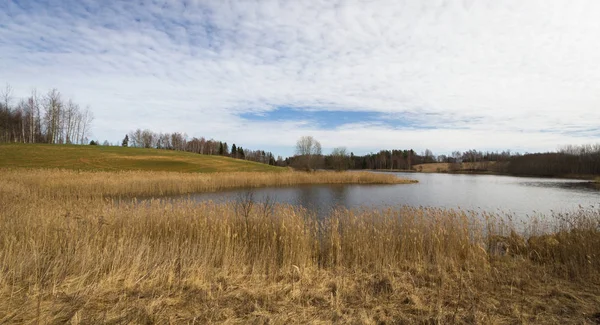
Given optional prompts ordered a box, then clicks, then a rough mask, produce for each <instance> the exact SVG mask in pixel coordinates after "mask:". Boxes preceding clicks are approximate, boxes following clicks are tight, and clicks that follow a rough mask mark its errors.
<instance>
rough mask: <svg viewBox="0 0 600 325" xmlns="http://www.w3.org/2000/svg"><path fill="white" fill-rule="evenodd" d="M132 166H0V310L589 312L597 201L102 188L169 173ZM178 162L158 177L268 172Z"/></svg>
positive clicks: (586, 320) (176, 319)
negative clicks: (375, 203)
mask: <svg viewBox="0 0 600 325" xmlns="http://www.w3.org/2000/svg"><path fill="white" fill-rule="evenodd" d="M145 173H151V172H120V173H116V172H96V173H94V172H75V171H60V170H27V171H24V170H10V171H7V170H0V324H57V323H70V324H102V323H105V324H150V323H159V324H204V323H227V324H248V323H250V324H267V323H268V324H288V323H313V324H329V323H349V324H456V323H458V324H477V323H478V324H595V323H597V322H598V321H600V255H599V254H600V253H599V252H600V211H599V210H597V209H594V208H587V210H581V211H578V212H576V213H573V214H570V215H555V216H547V218H545V219H541V218H540V219H532V220H529V221H528V222H526V223H525V224H522V225H519V226H518V227H516V226H513V224H512V223H511V221H510V219H509V218H504V217H502V216H498V215H494V214H484V215H478V214H476V213H474V212H465V211H456V210H442V209H432V208H411V207H392V208H387V209H385V210H368V209H367V210H345V209H337V210H335V211H331V213H330V215H329V217H328V218H325V219H317V218H316V217H315V216H314V215H312V214H311V213H309V212H308V211H307V210H306V209H303V208H301V207H294V206H289V205H280V204H272V203H270V202H265V201H263V202H260V201H253V200H251V199H248V198H240V199H239V200H238V201H236V202H231V203H229V204H216V203H212V202H206V203H202V204H198V203H197V202H193V201H189V200H186V199H181V200H175V201H161V200H151V201H146V202H137V201H134V200H132V201H124V200H122V199H121V200H117V199H115V200H113V199H111V198H110V196H113V195H114V194H115V193H120V194H119V195H125V194H127V193H129V194H131V195H135V194H136V193H154V194H156V193H162V192H161V191H162V190H161V189H160V186H161V184H162V185H165V184H168V183H165V182H166V180H161V181H158V183H152V182H145V181H144V179H147V178H148V175H144V174H145ZM152 173H154V172H152ZM165 174H168V175H173V174H175V173H165ZM282 174H286V173H282ZM289 174H294V173H289ZM348 174H355V173H348ZM158 175H160V173H158ZM182 175H183V176H182V177H183V178H182V179H180V180H177V181H176V182H174V183H173V184H171V185H169V186H173V188H174V189H177V190H184V191H185V190H186V189H187V188H188V186H195V185H192V184H195V183H202V182H205V184H204V185H202V186H204V187H205V188H211V187H220V186H223V184H238V183H235V182H237V180H238V179H243V176H244V175H248V176H247V181H248V182H249V183H260V182H262V181H265V179H267V178H266V177H267V176H260V175H264V174H260V175H258V174H255V173H241V174H238V177H236V178H233V179H229V180H228V181H227V182H225V183H221V185H218V184H219V182H220V179H221V178H220V177H218V176H219V175H221V174H211V175H190V174H182ZM185 175H187V176H188V177H191V176H214V177H212V178H206V179H203V181H200V180H199V179H191V180H190V179H188V178H185V177H184V176H185ZM268 175H270V177H271V178H269V179H272V180H273V179H274V180H277V182H284V181H285V182H291V181H290V180H291V179H293V177H296V176H289V177H291V178H289V179H287V178H277V177H278V175H280V174H279V173H271V174H268ZM299 175H313V176H299V177H300V178H298V179H299V180H302V177H315V178H324V177H344V176H333V175H336V173H329V174H319V173H313V174H304V173H300V174H299ZM329 175H331V176H329ZM337 175H344V174H343V173H337ZM366 175H368V173H365V174H363V176H362V177H366ZM96 176H97V178H95V177H96ZM223 176H224V175H223ZM387 176H389V175H387ZM254 177H258V178H254ZM286 177H287V176H286ZM159 178H160V177H159ZM86 180H87V181H86ZM188 180H189V181H188ZM331 180H332V179H331ZM354 181H357V180H356V179H354ZM364 181H366V180H364ZM378 181H382V180H381V179H378ZM186 182H187V183H186ZM94 184H96V185H97V186H95V185H94ZM176 184H182V185H176ZM177 186H181V187H177ZM235 186H237V185H235ZM57 193H58V194H57Z"/></svg>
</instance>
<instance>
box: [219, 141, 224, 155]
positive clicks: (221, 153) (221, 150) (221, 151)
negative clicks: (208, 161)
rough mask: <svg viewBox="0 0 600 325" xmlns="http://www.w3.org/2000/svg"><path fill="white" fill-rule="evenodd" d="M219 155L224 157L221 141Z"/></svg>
mask: <svg viewBox="0 0 600 325" xmlns="http://www.w3.org/2000/svg"><path fill="white" fill-rule="evenodd" d="M219 155H220V156H222V155H223V142H221V141H219Z"/></svg>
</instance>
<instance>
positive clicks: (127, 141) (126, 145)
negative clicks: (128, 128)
mask: <svg viewBox="0 0 600 325" xmlns="http://www.w3.org/2000/svg"><path fill="white" fill-rule="evenodd" d="M121 145H122V146H123V147H128V146H129V135H127V134H125V138H124V139H123V143H122V144H121Z"/></svg>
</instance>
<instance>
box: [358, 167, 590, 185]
mask: <svg viewBox="0 0 600 325" xmlns="http://www.w3.org/2000/svg"><path fill="white" fill-rule="evenodd" d="M360 170H362V169H358V170H357V171H360ZM366 170H370V171H375V172H391V173H415V174H452V175H495V176H511V177H526V178H547V179H569V180H582V181H590V183H599V184H600V177H598V176H595V175H549V176H541V175H519V174H509V173H500V172H494V171H467V170H460V171H418V170H406V169H366Z"/></svg>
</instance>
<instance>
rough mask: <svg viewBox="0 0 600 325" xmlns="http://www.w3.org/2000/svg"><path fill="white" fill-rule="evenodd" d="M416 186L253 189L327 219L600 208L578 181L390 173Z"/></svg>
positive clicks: (594, 191)
mask: <svg viewBox="0 0 600 325" xmlns="http://www.w3.org/2000/svg"><path fill="white" fill-rule="evenodd" d="M393 174H395V175H397V176H398V177H402V178H412V179H416V180H418V181H419V183H417V184H409V185H406V184H402V185H306V186H295V187H269V188H257V189H252V195H253V197H254V199H255V200H256V201H264V200H265V199H267V198H268V199H270V200H273V201H276V202H281V203H289V204H293V205H302V206H304V207H306V208H308V209H310V210H313V211H315V212H316V213H317V214H318V215H326V214H327V213H328V212H329V211H330V209H331V208H334V207H338V206H342V207H347V208H357V207H376V208H381V207H388V206H398V205H411V206H428V207H443V208H461V209H466V210H483V211H488V212H502V213H509V214H513V215H517V216H523V217H525V216H528V215H537V214H550V213H551V212H552V211H554V212H571V211H574V210H576V209H578V207H579V206H582V207H590V206H595V207H600V188H599V187H598V186H597V185H594V184H591V183H589V182H587V181H581V180H567V179H547V178H528V177H512V176H497V175H464V174H436V173H434V174H427V173H393ZM247 192H248V190H247V189H238V190H228V191H223V192H216V193H199V194H192V195H185V196H181V197H190V198H192V199H194V200H198V201H204V200H213V201H217V202H224V201H233V200H239V199H240V198H241V197H243V196H244V195H246V193H247Z"/></svg>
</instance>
